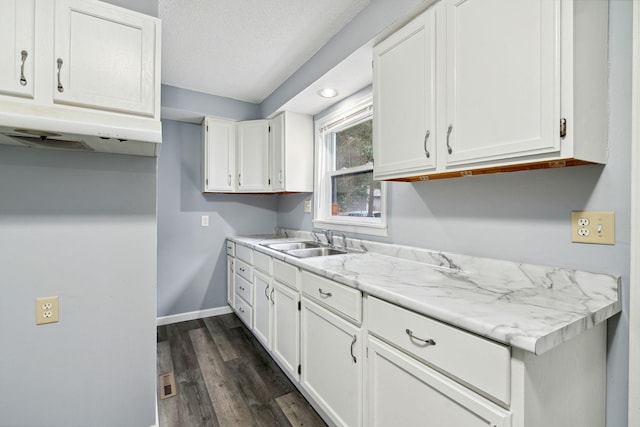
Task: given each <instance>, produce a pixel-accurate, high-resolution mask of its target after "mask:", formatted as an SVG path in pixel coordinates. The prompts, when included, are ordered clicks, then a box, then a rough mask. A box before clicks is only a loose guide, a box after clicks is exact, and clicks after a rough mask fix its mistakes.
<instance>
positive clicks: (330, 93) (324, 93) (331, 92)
mask: <svg viewBox="0 0 640 427" xmlns="http://www.w3.org/2000/svg"><path fill="white" fill-rule="evenodd" d="M318 95H320V96H321V97H323V98H335V97H336V96H338V91H337V90H335V89H332V88H326V89H320V90H319V91H318Z"/></svg>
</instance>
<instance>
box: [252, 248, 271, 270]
mask: <svg viewBox="0 0 640 427" xmlns="http://www.w3.org/2000/svg"><path fill="white" fill-rule="evenodd" d="M253 268H255V269H257V270H260V271H262V272H263V273H266V274H268V275H271V257H270V256H269V255H265V254H263V253H262V252H258V251H254V252H253Z"/></svg>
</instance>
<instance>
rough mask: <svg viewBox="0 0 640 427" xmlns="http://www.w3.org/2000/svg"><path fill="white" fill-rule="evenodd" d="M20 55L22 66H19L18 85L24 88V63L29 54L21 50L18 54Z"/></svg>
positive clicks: (25, 83) (25, 81)
mask: <svg viewBox="0 0 640 427" xmlns="http://www.w3.org/2000/svg"><path fill="white" fill-rule="evenodd" d="M20 55H21V56H22V64H21V65H20V84H21V85H22V86H26V85H27V79H26V78H25V77H24V62H25V61H26V60H27V56H29V54H28V53H27V51H26V50H23V51H22V52H20Z"/></svg>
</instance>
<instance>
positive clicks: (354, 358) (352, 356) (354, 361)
mask: <svg viewBox="0 0 640 427" xmlns="http://www.w3.org/2000/svg"><path fill="white" fill-rule="evenodd" d="M357 340H358V337H357V336H355V335H354V336H353V341H351V358H352V359H353V363H357V362H358V360H357V359H356V356H354V354H353V346H354V345H355V344H356V341H357Z"/></svg>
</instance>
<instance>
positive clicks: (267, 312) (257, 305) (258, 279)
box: [253, 271, 273, 348]
mask: <svg viewBox="0 0 640 427" xmlns="http://www.w3.org/2000/svg"><path fill="white" fill-rule="evenodd" d="M253 288H254V292H255V294H254V296H253V334H254V335H255V336H256V338H258V340H260V341H261V342H262V344H263V345H264V346H265V347H266V348H271V305H272V302H271V301H272V298H273V294H272V293H271V291H272V287H271V278H269V277H268V276H265V275H264V274H262V273H259V272H257V271H256V272H254V274H253Z"/></svg>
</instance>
